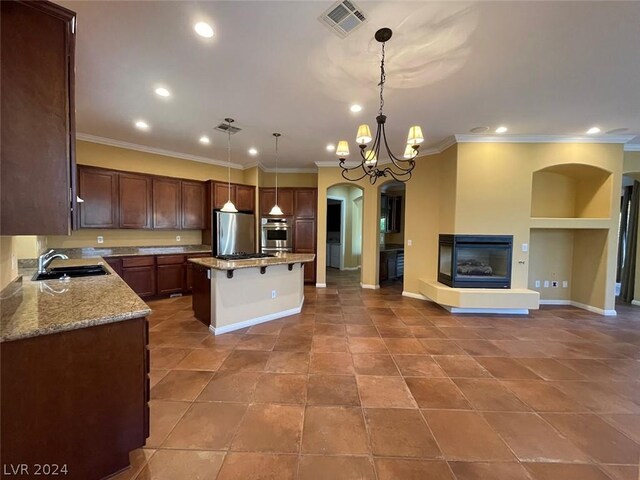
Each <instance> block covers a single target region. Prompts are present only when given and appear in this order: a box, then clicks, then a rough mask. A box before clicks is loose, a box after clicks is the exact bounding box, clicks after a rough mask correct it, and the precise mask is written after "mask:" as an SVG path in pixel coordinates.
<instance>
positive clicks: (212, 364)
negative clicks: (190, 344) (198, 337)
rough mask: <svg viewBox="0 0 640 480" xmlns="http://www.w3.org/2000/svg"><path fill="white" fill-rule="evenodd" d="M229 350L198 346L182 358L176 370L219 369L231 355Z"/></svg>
mask: <svg viewBox="0 0 640 480" xmlns="http://www.w3.org/2000/svg"><path fill="white" fill-rule="evenodd" d="M229 353H230V352H228V351H223V350H211V349H208V348H196V349H193V350H192V351H191V353H189V355H187V356H186V357H185V358H183V359H182V361H181V362H180V363H178V365H176V366H175V369H176V370H212V371H213V370H217V369H218V368H220V365H222V362H224V360H225V359H226V358H227V357H228V356H229Z"/></svg>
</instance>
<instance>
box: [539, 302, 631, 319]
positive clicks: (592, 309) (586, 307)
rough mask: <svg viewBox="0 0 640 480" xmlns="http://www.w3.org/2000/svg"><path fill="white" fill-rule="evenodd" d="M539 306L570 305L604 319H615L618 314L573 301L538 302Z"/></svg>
mask: <svg viewBox="0 0 640 480" xmlns="http://www.w3.org/2000/svg"><path fill="white" fill-rule="evenodd" d="M540 305H571V306H572V307H576V308H581V309H582V310H587V311H588V312H593V313H597V314H599V315H604V316H606V317H615V316H616V315H617V314H618V313H617V312H616V311H615V310H605V309H603V308H598V307H593V306H591V305H587V304H585V303H580V302H574V301H573V300H540Z"/></svg>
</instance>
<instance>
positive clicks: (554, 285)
mask: <svg viewBox="0 0 640 480" xmlns="http://www.w3.org/2000/svg"><path fill="white" fill-rule="evenodd" d="M551 286H552V287H553V288H558V281H557V280H553V281H552V282H551Z"/></svg>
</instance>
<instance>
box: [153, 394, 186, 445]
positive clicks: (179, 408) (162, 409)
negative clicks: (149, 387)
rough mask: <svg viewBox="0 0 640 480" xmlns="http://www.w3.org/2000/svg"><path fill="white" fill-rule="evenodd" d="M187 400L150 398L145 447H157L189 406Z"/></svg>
mask: <svg viewBox="0 0 640 480" xmlns="http://www.w3.org/2000/svg"><path fill="white" fill-rule="evenodd" d="M189 405H190V403H188V402H171V401H165V400H151V401H150V402H149V438H147V441H146V443H145V448H156V447H159V446H160V445H161V444H162V442H164V440H165V439H166V438H167V436H168V435H169V433H170V432H171V430H173V427H175V426H176V424H177V423H178V421H179V420H180V419H181V418H182V416H183V415H184V414H185V412H186V411H187V409H188V408H189Z"/></svg>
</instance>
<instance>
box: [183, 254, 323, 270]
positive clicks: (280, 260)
mask: <svg viewBox="0 0 640 480" xmlns="http://www.w3.org/2000/svg"><path fill="white" fill-rule="evenodd" d="M315 258H316V256H315V254H313V253H283V254H280V255H278V256H277V257H269V258H251V259H248V260H218V259H217V258H214V257H203V258H191V259H189V261H190V262H193V263H196V264H198V265H202V266H204V267H208V268H213V269H214V270H238V269H241V268H258V267H268V266H271V265H287V264H289V263H307V262H313V260H314V259H315Z"/></svg>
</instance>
